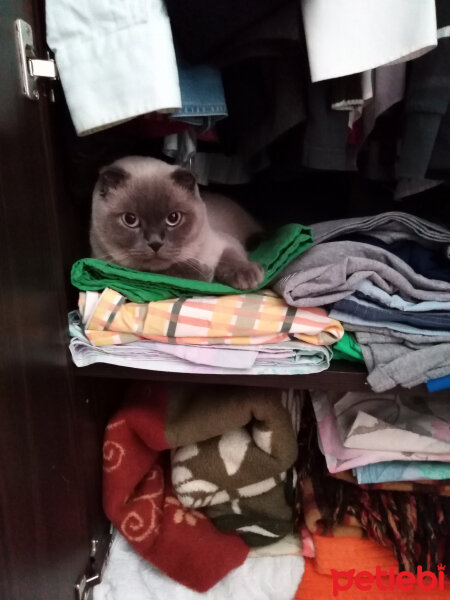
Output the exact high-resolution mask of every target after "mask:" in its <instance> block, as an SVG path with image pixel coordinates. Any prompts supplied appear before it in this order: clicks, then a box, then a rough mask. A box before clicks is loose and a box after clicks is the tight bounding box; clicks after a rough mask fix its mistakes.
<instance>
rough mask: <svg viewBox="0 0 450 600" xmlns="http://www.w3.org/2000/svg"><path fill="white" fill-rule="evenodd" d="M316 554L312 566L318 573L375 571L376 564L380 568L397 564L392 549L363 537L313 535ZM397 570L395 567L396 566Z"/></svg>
mask: <svg viewBox="0 0 450 600" xmlns="http://www.w3.org/2000/svg"><path fill="white" fill-rule="evenodd" d="M313 541H314V548H315V549H316V556H315V559H314V566H315V568H316V571H317V572H318V573H322V574H326V575H329V574H330V572H331V569H336V571H348V569H355V570H356V571H369V572H370V573H375V569H376V568H377V565H380V567H381V568H382V569H388V568H389V567H390V566H394V565H397V561H396V560H395V557H394V554H393V553H392V550H389V549H387V548H384V547H383V546H380V544H377V543H376V542H373V541H372V540H368V539H363V538H355V537H349V538H342V537H341V538H333V537H324V536H321V535H313ZM395 570H396V572H397V570H398V569H397V567H396V569H395Z"/></svg>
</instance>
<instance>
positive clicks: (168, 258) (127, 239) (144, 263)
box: [90, 156, 264, 290]
mask: <svg viewBox="0 0 450 600" xmlns="http://www.w3.org/2000/svg"><path fill="white" fill-rule="evenodd" d="M261 232H262V229H261V227H260V226H259V225H258V223H256V221H255V220H254V219H253V218H252V217H251V216H250V215H249V214H248V213H246V212H245V211H244V209H242V208H241V207H240V206H238V205H237V204H236V203H235V202H233V201H232V200H230V199H228V198H225V197H223V196H219V195H217V194H211V193H203V192H202V194H201V195H200V192H199V189H198V186H197V182H196V180H195V177H194V176H193V175H192V174H191V173H190V172H189V171H187V170H186V169H182V168H180V167H177V166H172V165H169V164H167V163H165V162H163V161H160V160H157V159H155V158H147V157H139V156H129V157H127V158H122V159H120V160H118V161H116V162H114V163H112V164H111V165H109V166H107V167H104V168H103V169H102V170H101V171H100V175H99V178H98V181H97V183H96V185H95V188H94V193H93V198H92V218H91V232H90V241H91V248H92V255H93V257H94V258H101V259H103V260H106V261H109V262H112V263H115V264H118V265H122V266H124V267H129V268H131V269H137V270H140V271H151V272H156V273H164V274H168V275H175V276H178V277H186V278H189V279H199V280H203V281H212V280H213V279H215V280H216V281H220V282H221V283H225V284H228V285H231V286H233V287H236V288H238V289H241V290H247V289H251V288H254V287H257V286H258V285H259V284H260V283H261V282H262V281H263V279H264V269H263V267H262V266H261V265H260V264H258V263H255V262H251V261H250V260H249V258H248V255H247V251H246V249H245V248H246V243H247V242H248V240H249V239H250V238H252V237H253V236H255V235H258V234H260V233H261Z"/></svg>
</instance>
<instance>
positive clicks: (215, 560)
mask: <svg viewBox="0 0 450 600" xmlns="http://www.w3.org/2000/svg"><path fill="white" fill-rule="evenodd" d="M301 405H302V402H301V398H300V397H299V395H298V393H296V392H294V391H293V390H291V389H286V390H279V389H263V388H252V387H232V386H205V385H202V386H198V387H195V386H192V387H189V386H183V388H179V387H174V386H171V387H169V386H167V387H166V386H163V385H153V386H151V385H149V384H148V383H137V384H135V385H134V386H132V387H131V388H130V390H129V393H128V396H127V398H126V400H125V402H124V404H123V406H122V407H121V408H120V409H119V411H118V412H117V413H116V414H115V415H114V416H113V417H112V419H111V420H110V422H109V424H108V426H107V428H106V433H105V440H104V446H103V504H104V509H105V513H106V515H107V516H108V518H109V519H110V520H111V522H112V523H113V524H114V525H115V527H116V528H117V530H118V532H119V534H120V536H122V537H123V538H125V539H126V540H127V541H128V543H129V544H130V545H131V546H132V548H134V550H135V551H136V552H137V553H139V554H140V555H141V556H142V557H143V558H144V559H146V560H147V561H148V562H150V563H151V564H153V565H154V566H155V567H156V568H157V570H159V571H162V572H163V573H165V574H166V575H167V576H168V577H170V578H171V579H173V580H175V581H177V582H179V583H180V584H182V585H184V586H186V587H189V588H191V589H192V590H195V591H197V592H205V591H207V590H208V589H210V588H211V587H213V586H215V585H216V584H217V583H218V582H220V581H221V580H222V579H224V578H225V577H226V576H227V575H228V573H229V572H230V571H232V570H233V569H235V568H237V567H240V566H241V565H243V563H245V562H246V561H247V559H248V558H249V557H255V556H260V557H261V556H271V555H273V554H276V555H278V554H283V555H286V554H288V555H294V556H297V560H291V561H287V562H288V564H289V566H291V567H292V566H294V567H295V568H296V574H295V576H293V577H290V578H288V580H287V581H286V582H283V583H282V584H280V590H281V589H282V590H285V589H286V587H285V586H286V584H288V587H289V586H290V587H289V589H292V585H294V586H295V584H297V585H298V582H299V579H300V577H301V574H302V570H303V562H302V561H301V560H300V558H301V557H300V552H299V544H298V541H297V542H296V543H293V542H294V541H295V538H293V532H294V528H293V517H294V505H295V489H296V477H295V475H296V471H295V469H294V465H295V462H296V460H297V455H298V445H297V434H298V431H299V428H300V413H301ZM286 538H287V539H288V540H291V541H288V542H286ZM274 542H277V543H278V546H280V544H281V549H280V547H278V549H274V546H273V545H274ZM262 547H265V548H266V549H265V550H264V551H261V550H262ZM251 548H254V549H258V550H257V551H256V553H255V551H254V552H253V553H252V554H251V550H250V549H251ZM283 562H284V563H285V564H286V561H281V562H279V564H280V566H282V564H283ZM155 573H157V571H155ZM156 578H157V577H156ZM230 583H231V582H230ZM223 589H226V585H224V588H223ZM294 591H295V588H294V590H292V591H291V596H290V597H292V595H293V592H294ZM273 597H276V596H275V595H274V596H273ZM281 597H282V598H286V595H285V594H284V593H283V594H281ZM288 597H289V596H288ZM270 598H272V597H270Z"/></svg>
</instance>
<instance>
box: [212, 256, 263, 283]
mask: <svg viewBox="0 0 450 600" xmlns="http://www.w3.org/2000/svg"><path fill="white" fill-rule="evenodd" d="M215 279H216V280H217V281H220V283H225V284H226V285H230V286H231V287H234V288H237V289H238V290H251V289H253V288H256V287H258V286H259V285H260V283H262V281H263V280H264V268H263V267H262V266H261V265H260V264H259V263H256V262H251V261H249V260H248V258H247V257H246V255H245V254H244V252H243V251H242V252H240V251H239V250H237V249H236V248H225V250H224V251H223V253H222V256H221V257H220V260H219V263H218V265H217V267H216V272H215Z"/></svg>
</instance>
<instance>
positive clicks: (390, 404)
mask: <svg viewBox="0 0 450 600" xmlns="http://www.w3.org/2000/svg"><path fill="white" fill-rule="evenodd" d="M312 400H313V409H312V407H311V405H310V404H309V403H305V410H304V411H303V412H302V418H301V429H300V434H299V462H298V482H299V488H298V491H299V493H298V500H297V506H298V512H299V516H300V523H299V527H301V528H302V537H303V539H304V543H303V549H304V555H305V556H308V558H307V559H306V565H305V574H304V577H303V579H302V582H301V584H300V587H299V590H298V594H297V596H296V597H298V598H299V599H300V598H301V599H302V600H304V599H309V598H311V599H312V598H317V597H322V596H320V595H319V594H320V591H322V592H323V597H324V598H325V597H330V598H331V597H338V598H343V599H344V598H346V597H347V594H348V595H349V596H348V597H351V598H360V597H361V598H362V597H363V596H362V594H360V591H361V589H362V588H361V587H359V586H355V581H356V579H357V575H358V572H359V571H366V573H365V576H368V577H370V576H371V577H372V583H374V581H375V577H374V576H375V575H376V573H378V572H379V570H380V569H381V570H382V571H383V572H384V575H385V576H384V577H380V576H379V579H378V581H379V583H380V584H381V585H382V586H387V587H374V588H373V594H374V595H373V597H376V598H380V599H381V598H384V597H385V596H384V595H383V593H382V591H383V590H385V591H386V590H390V592H391V594H392V591H393V590H394V589H397V588H394V587H391V588H389V585H390V583H389V581H390V580H389V577H388V573H390V576H391V583H392V577H394V579H395V577H396V576H397V574H398V573H401V572H402V571H408V572H410V573H411V574H416V573H418V572H419V570H423V571H431V572H432V573H433V574H434V576H435V577H437V575H438V574H439V570H438V565H441V564H443V565H445V564H448V558H449V556H450V518H449V515H450V498H449V497H448V496H449V489H450V486H449V480H448V479H442V478H443V477H448V469H447V465H448V462H449V461H450V455H449V454H448V453H447V454H445V452H448V449H449V448H448V447H447V446H449V447H450V444H448V442H449V441H450V435H449V432H450V420H449V416H450V415H449V411H448V407H447V406H446V404H448V401H447V403H446V402H445V398H443V397H442V398H441V399H438V398H436V399H435V398H433V399H430V398H428V399H425V398H419V397H407V396H405V397H403V396H402V397H401V398H400V397H390V395H383V396H381V395H379V394H378V395H377V394H374V393H371V394H370V393H369V394H366V395H362V396H359V397H358V395H352V394H344V395H343V396H342V397H341V398H335V397H333V398H330V397H328V398H327V397H326V396H325V394H322V393H316V394H314V395H313V397H312ZM314 416H315V417H316V419H315V418H314ZM316 420H317V430H316V427H315V421H316ZM395 456H397V457H401V459H402V461H408V462H407V463H406V462H402V463H397V464H396V465H394V463H391V462H390V463H387V462H386V461H392V460H393V457H395ZM415 460H422V461H425V460H430V461H431V460H433V461H435V462H433V463H431V462H430V463H427V465H429V466H430V467H431V468H430V469H429V470H428V468H427V465H425V464H424V463H423V462H422V463H416V462H414V461H415ZM381 461H384V462H381ZM362 465H370V467H373V466H375V465H379V466H380V472H383V471H384V472H385V473H387V469H389V466H388V465H390V466H391V467H392V468H391V470H390V474H389V475H386V476H382V477H381V478H380V477H379V476H378V474H377V475H375V477H372V470H371V469H369V470H368V471H367V472H366V473H364V471H362V472H361V471H358V469H359V468H361V467H362ZM410 466H412V467H413V468H412V470H410V471H408V469H409V467H410ZM352 469H353V471H352ZM439 469H441V470H439ZM355 470H356V473H355ZM361 474H362V475H363V476H362V477H361ZM416 475H417V476H418V479H419V480H418V481H415V480H414V479H412V478H411V479H409V476H412V477H415V476H416ZM431 478H433V479H431ZM405 479H409V481H405ZM360 481H364V482H365V483H364V484H360V483H359V482H360ZM380 481H381V483H380ZM369 482H370V483H369ZM377 569H378V571H377ZM337 571H342V573H341V574H340V577H341V579H339V585H337V580H336V572H337ZM367 572H368V573H367ZM333 573H334V575H333ZM353 576H354V577H353ZM359 581H361V579H359ZM364 581H366V580H364ZM333 586H334V588H333ZM442 587H443V588H445V592H444V591H443V590H441V588H439V590H440V591H441V593H442V596H441V595H439V590H437V589H436V593H437V594H438V595H437V596H436V597H438V598H440V597H442V598H444V597H447V596H446V595H445V594H447V595H448V593H449V584H448V581H447V582H446V583H445V584H444V582H443V581H442ZM333 589H334V592H336V593H333ZM369 589H371V588H367V589H366V593H367V591H368V590H369ZM428 589H430V588H428ZM411 590H412V587H411ZM338 592H339V593H338ZM427 593H428V591H426V590H425V591H424V589H422V590H421V589H419V588H417V589H416V588H415V591H414V593H412V594H411V597H416V596H415V595H414V594H417V597H418V598H428V597H431V596H427ZM326 594H328V595H326ZM364 597H365V596H364ZM370 597H372V595H371V596H370ZM387 597H389V596H387ZM408 597H409V596H408ZM433 597H434V592H433Z"/></svg>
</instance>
